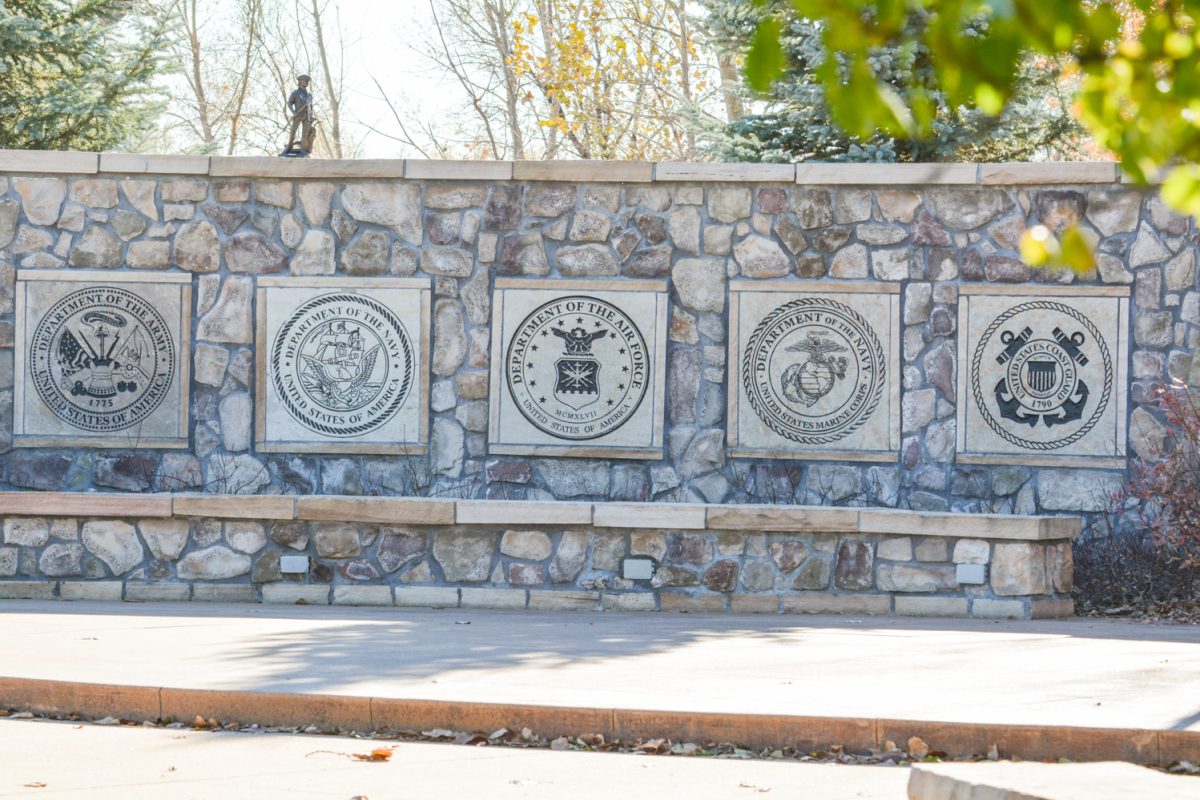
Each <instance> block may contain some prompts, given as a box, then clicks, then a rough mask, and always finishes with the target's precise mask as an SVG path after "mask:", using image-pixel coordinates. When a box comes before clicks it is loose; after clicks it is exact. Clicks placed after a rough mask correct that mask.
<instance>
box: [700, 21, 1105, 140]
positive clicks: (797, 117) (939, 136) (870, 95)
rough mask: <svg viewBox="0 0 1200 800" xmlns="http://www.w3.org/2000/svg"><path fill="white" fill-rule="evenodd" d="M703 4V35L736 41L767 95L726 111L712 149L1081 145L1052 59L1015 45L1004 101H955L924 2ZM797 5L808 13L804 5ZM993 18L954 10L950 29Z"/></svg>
mask: <svg viewBox="0 0 1200 800" xmlns="http://www.w3.org/2000/svg"><path fill="white" fill-rule="evenodd" d="M704 4H705V5H706V6H707V8H708V11H709V14H708V18H707V24H708V27H709V32H710V34H711V35H712V36H713V37H714V38H715V39H716V41H717V43H718V44H719V45H720V46H723V47H724V48H726V49H728V50H732V51H735V52H739V53H740V52H745V54H746V58H745V65H744V74H745V77H746V80H747V84H748V85H750V86H751V87H753V88H755V89H757V90H759V91H760V95H759V97H760V98H762V99H765V101H766V107H765V110H763V111H762V112H761V113H757V114H751V115H748V116H746V117H744V118H743V119H740V120H736V121H734V122H733V123H731V124H729V125H728V126H726V128H725V129H724V130H723V131H722V132H721V135H718V136H717V137H715V147H714V150H715V152H714V155H716V156H717V157H719V158H722V159H727V160H750V161H806V160H822V161H1003V160H1025V159H1030V158H1035V157H1047V156H1050V157H1055V158H1074V157H1077V156H1078V155H1079V149H1080V145H1081V143H1082V141H1083V140H1084V136H1083V130H1082V128H1081V127H1080V126H1079V124H1078V122H1077V121H1076V120H1075V119H1074V118H1073V117H1072V116H1071V114H1070V112H1069V108H1068V106H1069V100H1070V95H1071V90H1072V86H1071V81H1070V79H1069V78H1065V77H1064V75H1063V70H1062V64H1061V63H1060V62H1059V61H1058V60H1056V59H1054V58H1046V57H1041V58H1033V57H1031V56H1030V55H1029V54H1028V53H1024V52H1022V51H1020V50H1018V51H1017V52H1016V56H1017V58H1016V61H1015V69H1016V73H1015V75H1014V79H1013V81H1012V83H1011V89H1012V91H1011V94H1010V102H1009V103H1008V105H1007V107H1006V108H1004V109H1003V112H1002V113H1000V114H991V113H988V111H987V110H985V109H983V108H980V107H979V106H978V104H975V103H974V102H963V97H965V96H967V95H966V94H964V85H963V78H962V76H961V75H950V74H949V73H948V72H947V70H945V69H942V68H941V67H939V63H938V54H937V53H935V51H934V50H933V49H932V48H931V47H930V46H929V44H928V43H927V42H926V35H927V34H928V32H929V31H930V29H931V28H932V27H933V26H936V25H939V24H941V23H942V22H943V20H942V19H941V18H940V17H939V15H938V14H937V13H936V11H934V10H932V9H931V8H929V7H926V6H925V5H923V4H918V3H913V4H907V5H906V4H905V3H877V4H866V3H862V2H840V0H839V1H838V2H834V0H830V1H829V2H826V3H803V2H792V0H704ZM801 6H804V7H805V9H806V11H807V12H811V13H801V12H800V10H799V9H800V8H801ZM990 24H991V23H990V20H989V19H988V17H987V15H983V14H976V15H968V16H965V17H963V18H961V19H958V20H957V21H956V26H955V30H956V35H957V36H958V37H959V38H960V39H961V40H962V41H964V42H971V43H978V42H986V40H987V34H988V32H989V30H990V28H989V25H990ZM944 81H949V82H950V85H951V87H952V89H953V91H947V88H946V87H945V86H944V85H943V82H944ZM985 94H986V93H985ZM969 97H970V99H972V100H973V97H974V95H970V96H969Z"/></svg>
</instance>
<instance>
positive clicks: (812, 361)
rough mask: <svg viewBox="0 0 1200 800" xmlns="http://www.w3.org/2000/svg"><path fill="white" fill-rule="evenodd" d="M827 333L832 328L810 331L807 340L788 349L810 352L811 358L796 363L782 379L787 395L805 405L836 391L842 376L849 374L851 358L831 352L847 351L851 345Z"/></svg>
mask: <svg viewBox="0 0 1200 800" xmlns="http://www.w3.org/2000/svg"><path fill="white" fill-rule="evenodd" d="M827 333H829V331H826V330H823V329H820V328H818V329H816V330H812V331H808V332H807V337H806V338H805V340H804V341H802V342H799V343H797V344H792V345H788V346H787V347H786V348H784V349H785V350H787V351H788V352H801V353H807V354H808V360H807V361H804V362H802V363H799V364H792V365H791V366H790V367H788V368H787V369H785V370H784V371H783V376H782V377H781V378H780V384H781V390H782V392H783V396H784V397H786V398H788V399H789V400H794V401H795V402H797V403H800V404H802V405H804V406H805V407H811V406H813V405H815V404H816V402H817V401H818V400H820V399H821V398H822V397H824V396H825V395H827V394H829V392H830V391H832V390H833V386H834V384H835V383H836V382H837V380H838V379H839V378H845V377H846V367H847V366H848V365H849V360H848V359H847V358H846V357H845V356H831V355H830V354H831V353H845V352H847V351H848V350H849V348H848V347H846V346H845V345H842V344H838V343H837V342H835V341H833V340H832V339H829V338H828V337H824V336H822V334H827Z"/></svg>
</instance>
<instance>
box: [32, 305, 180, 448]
mask: <svg viewBox="0 0 1200 800" xmlns="http://www.w3.org/2000/svg"><path fill="white" fill-rule="evenodd" d="M96 291H105V292H119V293H121V294H124V295H126V296H127V297H132V298H134V299H136V300H138V301H139V302H141V304H142V305H143V306H144V307H145V308H146V310H147V311H149V312H150V313H151V314H153V315H154V317H155V318H156V319H157V320H158V323H159V325H161V326H162V329H163V330H164V331H166V333H167V334H168V335H170V334H171V326H170V325H168V324H167V321H166V320H165V319H163V315H162V314H160V313H159V312H158V309H157V308H155V307H154V304H153V303H151V302H150V301H149V300H147V299H146V298H144V297H142V296H141V295H140V294H135V293H133V292H131V291H130V290H128V289H122V288H119V287H117V286H103V285H99V286H89V287H87V288H86V289H77V290H76V291H74V292H70V293H69V294H65V295H63V296H62V297H60V298H59V299H58V301H57V302H55V303H54V305H52V306H51V307H50V310H49V311H47V312H46V315H45V316H43V317H42V318H41V319H40V320H38V324H37V326H36V327H35V328H34V329H33V336H31V337H30V341H29V352H30V358H29V362H30V371H31V372H32V371H33V367H34V365H35V364H36V363H37V358H35V357H34V356H33V349H34V345H35V344H36V342H37V340H38V337H39V333H40V332H41V330H42V329H43V328H45V327H48V326H47V324H46V321H47V320H48V319H50V317H51V315H52V314H53V313H54V310H55V309H56V308H58V307H59V306H60V305H62V304H63V303H65V302H67V301H68V300H70V299H71V298H72V297H75V296H77V295H80V294H85V293H88V292H96ZM65 324H66V323H64V324H63V325H60V326H59V330H61V329H62V328H63V327H65ZM142 325H143V326H145V323H142ZM57 336H58V331H54V332H53V333H51V334H50V336H49V337H48V338H49V342H48V343H47V345H46V346H47V347H48V348H50V347H52V345H53V342H54V339H55V337H57ZM154 352H155V354H156V356H155V360H156V362H157V360H158V357H159V355H161V354H162V351H160V350H158V349H155V350H154ZM163 360H164V361H166V362H167V370H166V372H167V383H166V387H167V388H166V389H164V390H163V392H162V394H160V395H159V396H158V399H157V400H156V401H155V402H154V404H153V405H151V406H150V408H148V409H146V411H145V412H144V413H143V414H142V415H141V416H138V417H135V418H133V419H131V420H130V421H129V422H128V423H127V424H125V425H121V426H120V427H111V426H109V427H104V428H97V427H92V426H88V425H80V424H79V423H77V422H74V421H72V420H69V419H67V418H66V417H64V416H63V415H62V414H60V413H58V411H57V410H55V408H54V405H55V404H54V403H52V402H50V401H51V398H48V397H46V394H45V392H43V391H42V384H41V382H40V381H37V380H34V381H33V386H34V388H35V389H37V393H38V397H40V398H41V399H42V402H43V403H45V405H46V408H48V409H49V410H50V413H52V414H54V416H56V417H58V418H59V419H60V420H62V421H63V422H65V423H67V424H68V425H74V426H75V427H76V428H79V429H80V430H84V431H88V432H90V433H114V432H116V431H123V430H126V429H127V428H132V427H133V426H134V425H139V424H141V423H143V422H145V421H146V419H148V418H149V417H150V416H151V415H152V414H153V413H154V412H155V411H157V410H158V407H159V406H161V405H162V404H163V401H164V400H166V399H167V395H168V394H169V393H170V388H171V384H172V383H173V382H174V380H175V369H176V364H175V362H176V357H175V342H174V341H172V342H171V347H169V348H167V351H166V357H165V358H164V359H163ZM47 361H49V357H47ZM47 370H49V365H48V364H47ZM51 385H55V384H53V382H52V383H51ZM59 391H60V394H61V390H59ZM145 394H146V393H145V392H143V393H142V396H143V397H144V396H145ZM62 399H63V400H66V402H67V404H68V405H71V406H74V407H76V408H78V406H77V405H75V404H74V403H72V402H71V401H70V400H67V398H66V396H65V395H63V397H62ZM139 399H140V398H139ZM136 402H137V401H136V400H135V401H134V403H136ZM134 403H131V404H130V405H128V406H126V407H125V409H122V410H126V409H129V408H131V407H132V406H133V405H134ZM93 413H94V412H93ZM184 427H185V428H186V426H184Z"/></svg>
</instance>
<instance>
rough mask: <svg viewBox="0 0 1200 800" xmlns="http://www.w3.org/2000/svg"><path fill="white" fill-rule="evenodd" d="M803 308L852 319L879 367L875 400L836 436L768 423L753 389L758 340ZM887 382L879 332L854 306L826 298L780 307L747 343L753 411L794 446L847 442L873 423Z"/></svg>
mask: <svg viewBox="0 0 1200 800" xmlns="http://www.w3.org/2000/svg"><path fill="white" fill-rule="evenodd" d="M803 306H817V307H824V308H829V307H832V308H834V309H835V310H837V311H838V312H839V313H842V314H846V315H848V316H850V317H851V319H852V320H853V321H854V322H855V323H856V324H858V325H859V326H860V327H861V331H862V332H863V333H865V334H866V336H864V338H868V337H869V338H868V343H869V344H870V349H871V352H872V354H873V355H874V356H875V359H876V360H877V361H878V363H879V369H878V378H877V381H876V384H875V390H874V392H872V397H871V399H870V400H869V401H868V402H867V404H866V405H865V406H863V410H862V411H861V412H860V413H859V416H858V420H857V421H856V422H855V423H854V424H852V425H850V426H849V427H847V428H845V429H843V430H840V431H837V432H835V433H833V434H825V435H819V436H810V435H806V434H799V433H796V432H795V431H790V430H788V429H787V428H784V427H783V426H782V425H780V424H779V423H777V422H776V421H775V420H774V419H768V418H767V417H765V416H763V412H761V411H760V410H759V409H758V403H756V402H755V401H756V400H757V399H758V396H757V394H756V393H755V391H754V389H753V385H754V381H753V380H752V379H751V374H752V373H753V369H752V368H753V363H752V361H751V357H750V354H751V353H752V352H753V350H754V346H755V345H754V343H755V340H756V339H757V338H758V337H759V332H760V331H763V330H765V329H769V328H770V325H771V324H774V323H775V322H776V321H777V318H778V317H782V316H784V315H785V314H787V313H788V312H790V311H791V310H792V309H793V308H799V307H803ZM887 381H888V373H887V360H886V354H885V353H884V351H883V345H882V344H880V343H879V336H877V335H876V333H875V329H874V328H872V327H871V325H870V324H869V323H868V322H867V320H866V318H865V317H864V316H863V315H862V314H859V313H858V312H857V311H855V310H854V309H853V308H851V307H850V306H848V305H846V304H845V303H839V302H838V301H837V300H831V299H829V298H826V297H798V298H796V299H795V300H791V301H789V302H787V303H784V304H783V305H781V306H779V307H778V308H776V309H775V310H774V311H772V312H771V313H770V314H768V315H767V316H766V317H764V318H763V319H762V321H761V322H759V323H758V325H757V326H755V328H754V332H753V333H751V334H750V339H749V341H748V342H747V343H746V349H745V350H744V351H743V352H742V387H743V388H744V389H745V390H746V397H747V399H748V400H749V401H750V408H752V409H753V410H754V413H755V414H756V415H757V416H758V418H759V419H760V420H762V421H763V422H764V423H766V425H767V427H769V428H770V429H771V430H772V431H774V432H775V433H777V434H779V435H780V436H782V437H784V438H785V439H790V440H792V441H793V442H798V443H800V444H832V443H833V442H836V441H838V440H840V439H844V438H846V437H847V436H849V435H850V434H852V433H854V432H855V431H856V430H858V429H859V428H861V427H862V426H863V425H865V424H866V422H867V419H869V418H870V416H871V415H872V414H874V413H875V409H877V408H878V407H879V401H880V400H881V399H882V398H883V388H884V385H885V384H886V383H887Z"/></svg>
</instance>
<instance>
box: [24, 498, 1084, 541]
mask: <svg viewBox="0 0 1200 800" xmlns="http://www.w3.org/2000/svg"><path fill="white" fill-rule="evenodd" d="M0 516H40V517H45V516H55V517H76V516H78V517H144V518H166V517H173V516H174V517H208V518H213V519H253V520H261V519H269V520H299V521H306V522H365V523H377V524H392V525H493V526H494V525H589V526H591V527H595V528H626V529H627V528H646V529H654V530H663V529H669V530H722V531H745V532H749V533H863V534H885V535H886V534H895V535H906V536H907V535H919V536H945V537H950V538H977V539H1006V540H1020V541H1055V540H1061V539H1071V538H1075V537H1077V536H1079V534H1080V532H1081V531H1082V528H1083V520H1082V519H1080V518H1079V517H1049V516H1042V517H1026V516H1015V515H1003V514H937V513H927V512H921V511H904V510H893V509H877V508H850V507H830V506H792V505H707V504H704V503H573V502H536V501H524V500H486V501H484V500H439V499H429V498H422V497H346V496H339V495H222V494H169V493H160V494H143V495H133V494H116V493H111V494H109V493H101V492H0Z"/></svg>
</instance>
